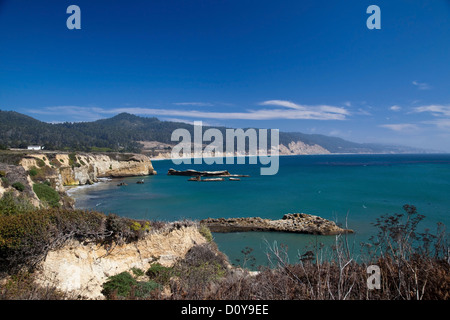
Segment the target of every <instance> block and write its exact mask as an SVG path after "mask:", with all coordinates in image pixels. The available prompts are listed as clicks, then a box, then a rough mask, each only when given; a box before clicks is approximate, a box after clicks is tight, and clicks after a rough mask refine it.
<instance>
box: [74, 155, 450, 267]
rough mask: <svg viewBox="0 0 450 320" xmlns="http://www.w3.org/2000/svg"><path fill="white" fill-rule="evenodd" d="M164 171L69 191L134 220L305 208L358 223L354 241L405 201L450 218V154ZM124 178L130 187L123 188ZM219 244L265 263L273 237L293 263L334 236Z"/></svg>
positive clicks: (429, 221) (284, 160)
mask: <svg viewBox="0 0 450 320" xmlns="http://www.w3.org/2000/svg"><path fill="white" fill-rule="evenodd" d="M153 166H154V168H155V170H157V171H158V174H157V175H155V176H148V177H144V178H143V179H144V181H145V183H144V184H136V181H138V180H141V179H142V178H141V177H136V178H125V179H119V180H113V181H109V182H104V183H98V184H96V185H94V186H89V187H79V188H76V189H74V190H72V191H71V194H72V195H73V196H74V197H75V199H76V207H77V208H83V209H95V210H98V211H102V212H104V213H116V214H119V215H123V216H127V217H130V218H136V219H149V220H165V221H174V220H180V219H194V220H199V219H204V218H208V217H213V218H218V217H224V218H229V217H253V216H259V217H263V218H272V219H279V218H281V217H282V216H283V215H284V214H286V213H294V212H304V213H308V214H314V215H319V216H321V217H323V218H326V219H331V220H333V221H337V222H338V223H340V224H342V225H345V223H346V220H347V225H348V227H349V228H351V229H354V230H355V231H356V233H355V234H354V235H352V236H351V237H350V239H349V240H350V243H353V244H355V245H356V251H357V250H358V248H359V243H360V242H362V241H367V240H368V238H369V237H370V236H371V235H373V234H374V233H376V229H375V228H374V227H373V226H372V225H371V223H372V222H375V219H376V218H378V217H380V216H381V215H383V214H392V213H401V212H402V211H403V210H402V206H403V205H404V204H412V205H415V206H416V207H417V209H418V211H419V213H421V214H424V215H425V216H426V219H425V220H424V221H423V223H422V226H423V227H427V228H430V229H431V230H432V231H433V230H435V226H436V223H437V222H443V223H444V224H446V225H447V226H448V225H450V214H449V213H450V212H449V208H450V197H449V194H450V155H449V154H439V155H437V154H433V155H308V156H284V157H280V169H279V172H278V174H276V175H274V176H261V175H259V171H260V166H259V165H250V164H248V160H247V161H246V164H243V165H239V164H234V165H225V164H224V165H206V164H203V165H184V164H183V165H179V166H176V165H174V164H173V163H172V161H170V160H162V161H154V162H153ZM169 168H174V169H177V170H185V169H195V170H225V169H226V170H228V171H230V172H231V173H236V174H248V175H250V177H246V178H241V181H223V182H202V183H199V182H190V181H187V179H188V178H187V177H181V176H168V175H167V171H168V170H169ZM120 181H124V182H126V183H127V184H128V185H127V186H122V187H118V186H117V183H118V182H120ZM213 235H214V238H215V242H216V243H217V244H218V246H219V249H220V250H221V251H223V252H224V253H226V254H227V255H228V257H229V258H230V260H231V262H236V259H241V261H242V258H243V254H242V253H241V251H242V250H243V249H245V248H246V247H250V248H252V249H253V251H252V256H253V257H255V258H256V264H257V265H267V264H268V260H267V257H266V252H267V244H268V243H269V244H271V245H273V244H274V243H277V244H278V245H280V244H284V245H287V246H288V250H289V257H290V260H291V262H295V260H296V258H297V253H298V252H300V253H303V252H304V251H305V250H306V247H307V246H309V245H311V244H314V243H316V242H319V243H325V244H327V245H328V244H332V243H333V241H334V240H335V237H334V236H310V235H301V234H285V233H267V232H248V233H227V234H219V233H214V234H213Z"/></svg>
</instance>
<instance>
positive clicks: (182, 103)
mask: <svg viewBox="0 0 450 320" xmlns="http://www.w3.org/2000/svg"><path fill="white" fill-rule="evenodd" d="M174 105H176V106H194V107H212V106H214V104H213V103H210V102H175V103H174Z"/></svg>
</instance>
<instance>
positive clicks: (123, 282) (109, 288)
mask: <svg viewBox="0 0 450 320" xmlns="http://www.w3.org/2000/svg"><path fill="white" fill-rule="evenodd" d="M136 285H137V281H136V280H135V279H134V278H133V276H132V275H131V274H129V273H128V272H122V273H119V274H117V275H115V276H112V277H109V278H108V280H107V281H106V282H105V283H104V284H103V290H102V294H103V295H104V296H105V297H106V298H107V299H111V298H113V297H114V296H119V297H122V298H126V297H128V296H129V295H130V292H131V289H132V287H134V286H136Z"/></svg>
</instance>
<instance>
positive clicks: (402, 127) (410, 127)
mask: <svg viewBox="0 0 450 320" xmlns="http://www.w3.org/2000/svg"><path fill="white" fill-rule="evenodd" d="M380 127H383V128H387V129H390V130H393V131H397V132H405V131H408V132H411V131H417V130H419V127H418V126H417V125H415V124H412V123H397V124H382V125H380Z"/></svg>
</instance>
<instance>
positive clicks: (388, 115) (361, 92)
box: [0, 0, 450, 152]
mask: <svg viewBox="0 0 450 320" xmlns="http://www.w3.org/2000/svg"><path fill="white" fill-rule="evenodd" d="M71 4H75V5H78V6H79V7H80V9H81V30H69V29H68V28H67V27H66V20H67V18H68V17H69V14H67V13H66V9H67V7H68V6H69V5H71ZM372 4H375V5H378V6H379V7H380V9H381V29H380V30H369V29H368V28H367V27H366V20H367V18H368V17H369V16H370V15H369V14H367V13H366V9H367V7H368V6H369V5H372ZM0 109H2V110H15V111H18V112H22V113H25V114H27V115H30V116H32V117H35V118H37V119H39V120H42V121H48V122H60V121H92V120H96V119H100V118H106V117H111V116H114V115H115V114H117V113H120V112H130V113H133V114H137V115H143V116H156V117H158V118H160V119H162V120H179V121H186V122H193V121H195V120H203V121H204V122H205V123H207V124H211V125H225V126H229V127H259V128H276V129H280V130H281V131H299V132H305V133H321V134H326V135H333V136H338V137H342V138H344V139H347V140H351V141H356V142H380V143H391V144H403V145H409V146H415V147H426V148H433V149H439V150H444V151H447V152H450V1H448V0H429V1H425V0H420V1H419V0H389V1H385V0H371V1H365V0H333V1H331V0H328V1H323V0H302V1H299V0H295V1H272V0H271V1H268V0H258V1H249V0H184V1H179V0H146V1H140V0H133V1H123V0H115V1H101V0H90V1H86V0H71V1H65V0H54V1H47V0H29V1H25V0H0Z"/></svg>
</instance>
